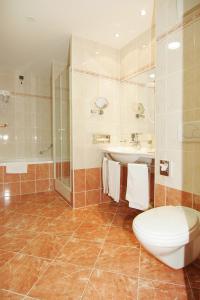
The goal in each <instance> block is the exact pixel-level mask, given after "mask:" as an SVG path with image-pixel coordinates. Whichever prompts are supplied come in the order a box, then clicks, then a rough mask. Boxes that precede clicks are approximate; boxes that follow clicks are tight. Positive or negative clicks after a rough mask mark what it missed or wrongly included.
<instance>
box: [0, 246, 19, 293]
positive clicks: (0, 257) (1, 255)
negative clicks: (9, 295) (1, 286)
mask: <svg viewBox="0 0 200 300" xmlns="http://www.w3.org/2000/svg"><path fill="white" fill-rule="evenodd" d="M15 255H16V253H14V252H8V251H3V250H0V268H1V267H3V266H4V265H5V264H6V263H7V262H9V261H10V260H11V259H12V258H13V257H14V256H15ZM0 299H1V297H0Z"/></svg>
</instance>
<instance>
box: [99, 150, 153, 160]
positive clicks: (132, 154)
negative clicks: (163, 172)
mask: <svg viewBox="0 0 200 300" xmlns="http://www.w3.org/2000/svg"><path fill="white" fill-rule="evenodd" d="M102 150H103V152H104V153H108V154H109V155H110V156H111V158H112V159H113V160H115V161H119V162H121V163H124V164H127V163H134V162H136V161H139V162H145V163H151V162H152V160H153V159H154V157H155V151H154V150H153V149H152V150H151V149H147V148H141V149H138V148H136V147H130V146H107V147H104V148H102Z"/></svg>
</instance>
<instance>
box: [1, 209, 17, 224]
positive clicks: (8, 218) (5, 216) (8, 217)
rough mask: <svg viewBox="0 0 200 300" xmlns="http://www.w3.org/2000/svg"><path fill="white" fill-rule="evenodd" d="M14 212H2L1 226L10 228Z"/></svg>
mask: <svg viewBox="0 0 200 300" xmlns="http://www.w3.org/2000/svg"><path fill="white" fill-rule="evenodd" d="M13 216H14V212H12V211H5V210H4V211H1V212H0V225H4V226H9V225H10V224H12V223H13V218H12V217H13Z"/></svg>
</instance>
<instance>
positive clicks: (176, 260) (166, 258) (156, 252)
mask: <svg viewBox="0 0 200 300" xmlns="http://www.w3.org/2000/svg"><path fill="white" fill-rule="evenodd" d="M141 244H142V245H143V247H144V248H145V249H146V250H147V251H149V252H150V253H151V254H152V255H153V256H155V257H156V258H157V259H158V260H160V261H161V262H163V263H164V264H166V265H167V266H169V267H171V268H173V269H175V270H177V269H182V268H184V267H186V266H187V265H189V264H191V263H192V262H193V261H194V260H195V259H197V258H198V256H199V255H200V235H199V236H198V237H196V238H195V239H194V240H192V241H191V242H189V243H188V244H186V245H184V246H181V247H168V248H167V247H158V246H152V245H148V244H145V243H142V242H141Z"/></svg>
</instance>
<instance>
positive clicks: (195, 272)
mask: <svg viewBox="0 0 200 300" xmlns="http://www.w3.org/2000/svg"><path fill="white" fill-rule="evenodd" d="M186 272H187V275H188V278H189V282H190V285H191V286H192V288H197V289H200V257H199V258H198V259H197V260H196V261H195V262H193V263H192V264H191V265H189V266H187V267H186Z"/></svg>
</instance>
